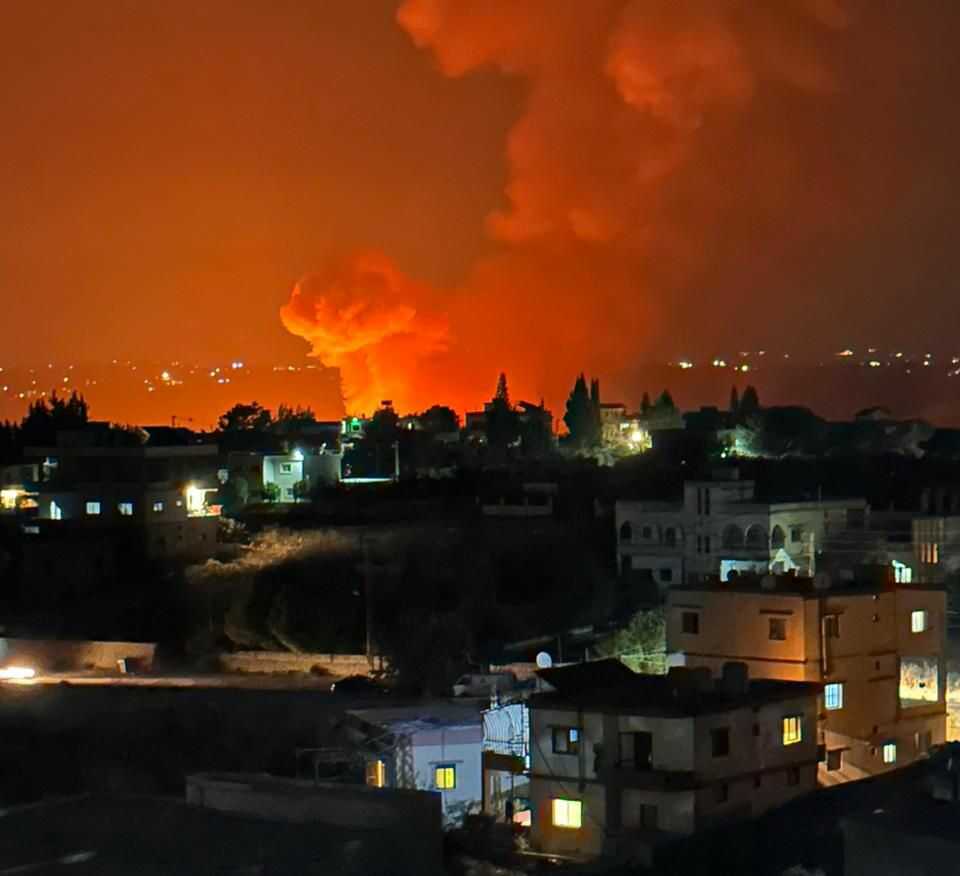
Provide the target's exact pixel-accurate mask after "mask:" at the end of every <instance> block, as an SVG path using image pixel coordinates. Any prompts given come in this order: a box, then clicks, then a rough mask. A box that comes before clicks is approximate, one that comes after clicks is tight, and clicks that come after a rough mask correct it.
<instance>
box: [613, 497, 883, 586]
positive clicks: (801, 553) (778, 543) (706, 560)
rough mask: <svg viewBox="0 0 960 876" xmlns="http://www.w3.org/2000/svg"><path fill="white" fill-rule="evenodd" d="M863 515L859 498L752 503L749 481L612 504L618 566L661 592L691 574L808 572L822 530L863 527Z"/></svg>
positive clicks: (863, 506) (813, 569) (823, 536)
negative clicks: (643, 575) (645, 576)
mask: <svg viewBox="0 0 960 876" xmlns="http://www.w3.org/2000/svg"><path fill="white" fill-rule="evenodd" d="M866 514H867V503H866V500H864V499H844V500H835V499H834V500H823V501H820V500H816V501H778V502H758V501H757V500H756V498H755V484H754V482H753V481H741V480H739V479H732V480H724V481H719V480H715V481H689V482H687V483H685V484H684V487H683V500H682V501H680V502H646V501H630V500H620V501H618V502H617V503H616V509H615V521H616V533H617V562H618V568H619V570H620V572H621V574H624V573H628V572H648V573H649V574H650V576H651V577H652V579H653V580H654V581H655V582H656V583H657V584H658V585H659V587H660V588H661V589H662V590H666V589H668V588H669V587H671V586H672V585H675V584H682V583H683V582H684V580H685V579H686V578H687V576H690V575H696V576H703V575H719V576H720V579H721V580H723V581H725V580H727V577H728V576H729V574H730V572H732V571H737V572H758V573H760V574H764V573H766V572H768V571H772V572H775V573H783V572H791V571H796V572H797V574H802V575H812V574H814V573H815V572H816V571H817V556H818V554H819V553H820V551H821V549H822V546H823V544H824V541H825V539H826V537H827V536H828V534H829V533H831V532H836V531H839V530H842V529H847V528H851V527H856V526H858V525H859V526H861V527H862V526H863V521H864V519H865V517H866Z"/></svg>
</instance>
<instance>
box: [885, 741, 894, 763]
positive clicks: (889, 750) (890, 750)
mask: <svg viewBox="0 0 960 876" xmlns="http://www.w3.org/2000/svg"><path fill="white" fill-rule="evenodd" d="M883 762H884V763H896V762H897V743H896V742H884V743H883Z"/></svg>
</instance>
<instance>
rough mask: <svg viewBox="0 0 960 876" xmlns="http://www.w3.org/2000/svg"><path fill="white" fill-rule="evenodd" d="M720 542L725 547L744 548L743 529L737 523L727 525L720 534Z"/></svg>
mask: <svg viewBox="0 0 960 876" xmlns="http://www.w3.org/2000/svg"><path fill="white" fill-rule="evenodd" d="M720 543H721V544H722V545H723V547H725V548H742V547H743V530H742V529H741V528H740V527H739V526H737V525H736V524H735V523H731V524H730V525H729V526H725V527H724V529H723V533H722V535H721V536H720Z"/></svg>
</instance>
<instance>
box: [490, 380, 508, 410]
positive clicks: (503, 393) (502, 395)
mask: <svg viewBox="0 0 960 876" xmlns="http://www.w3.org/2000/svg"><path fill="white" fill-rule="evenodd" d="M493 400H494V402H498V401H499V402H503V404H505V405H506V406H507V407H508V408H509V407H510V392H509V390H508V389H507V375H506V374H504V373H503V372H502V371H501V372H500V376H499V377H498V378H497V391H496V393H494V396H493Z"/></svg>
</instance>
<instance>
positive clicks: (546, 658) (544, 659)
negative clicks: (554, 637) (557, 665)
mask: <svg viewBox="0 0 960 876" xmlns="http://www.w3.org/2000/svg"><path fill="white" fill-rule="evenodd" d="M551 666H553V658H552V657H551V656H550V655H549V654H548V653H547V652H546V651H541V652H540V653H539V654H537V669H549V668H550V667H551Z"/></svg>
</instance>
